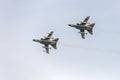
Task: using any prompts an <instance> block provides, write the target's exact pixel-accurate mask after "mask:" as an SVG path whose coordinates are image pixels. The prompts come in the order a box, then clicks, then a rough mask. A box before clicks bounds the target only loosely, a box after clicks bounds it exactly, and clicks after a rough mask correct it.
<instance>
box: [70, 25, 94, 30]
mask: <svg viewBox="0 0 120 80" xmlns="http://www.w3.org/2000/svg"><path fill="white" fill-rule="evenodd" d="M68 26H71V27H74V28H76V29H83V30H90V29H91V28H92V27H91V26H89V25H74V24H68Z"/></svg>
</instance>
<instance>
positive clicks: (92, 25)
mask: <svg viewBox="0 0 120 80" xmlns="http://www.w3.org/2000/svg"><path fill="white" fill-rule="evenodd" d="M89 26H90V27H91V29H90V30H87V31H88V32H89V33H90V34H91V35H92V34H93V27H94V26H95V23H92V24H90V25H89Z"/></svg>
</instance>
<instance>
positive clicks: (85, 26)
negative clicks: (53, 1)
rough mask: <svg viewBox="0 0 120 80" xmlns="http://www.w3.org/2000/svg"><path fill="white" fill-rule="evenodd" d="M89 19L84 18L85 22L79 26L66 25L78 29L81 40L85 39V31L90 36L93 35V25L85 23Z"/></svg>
mask: <svg viewBox="0 0 120 80" xmlns="http://www.w3.org/2000/svg"><path fill="white" fill-rule="evenodd" d="M89 18H90V17H89V16H87V17H86V18H85V20H84V21H83V22H81V23H80V24H79V23H77V24H68V26H71V27H74V28H76V29H79V30H80V32H79V33H81V37H82V38H83V39H85V34H87V33H85V30H87V31H88V32H89V33H90V34H91V35H92V34H93V27H94V25H95V23H92V24H90V23H87V22H88V19H89Z"/></svg>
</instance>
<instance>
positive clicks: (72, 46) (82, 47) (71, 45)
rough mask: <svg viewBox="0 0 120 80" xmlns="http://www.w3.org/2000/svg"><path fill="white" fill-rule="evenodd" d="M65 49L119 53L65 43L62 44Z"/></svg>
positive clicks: (118, 52)
mask: <svg viewBox="0 0 120 80" xmlns="http://www.w3.org/2000/svg"><path fill="white" fill-rule="evenodd" d="M62 44H63V45H64V46H65V47H69V48H79V49H87V50H91V51H100V52H106V53H117V54H120V51H117V50H113V49H107V48H95V47H87V46H83V45H77V44H75V45H74V44H67V43H62Z"/></svg>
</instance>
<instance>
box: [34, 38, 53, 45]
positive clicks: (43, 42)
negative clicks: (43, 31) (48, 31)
mask: <svg viewBox="0 0 120 80" xmlns="http://www.w3.org/2000/svg"><path fill="white" fill-rule="evenodd" d="M33 41H35V42H39V43H41V44H46V45H51V44H54V43H55V41H53V40H38V39H33Z"/></svg>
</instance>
